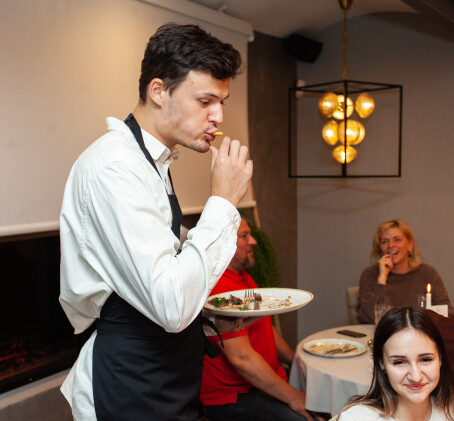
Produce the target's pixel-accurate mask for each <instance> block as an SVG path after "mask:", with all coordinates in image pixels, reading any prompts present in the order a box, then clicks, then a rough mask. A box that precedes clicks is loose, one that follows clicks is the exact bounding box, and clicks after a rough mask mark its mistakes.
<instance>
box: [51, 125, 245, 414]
mask: <svg viewBox="0 0 454 421" xmlns="http://www.w3.org/2000/svg"><path fill="white" fill-rule="evenodd" d="M106 121H107V126H108V133H106V134H105V135H104V136H102V137H101V138H100V139H98V140H97V141H96V142H94V143H93V144H92V145H91V146H90V147H89V148H88V149H87V150H86V151H85V152H83V153H82V155H81V156H80V157H79V159H78V160H77V161H76V163H75V164H74V166H73V168H72V170H71V174H70V176H69V179H68V182H67V184H66V188H65V194H64V198H63V205H62V211H61V216H60V236H61V293H60V303H61V305H62V307H63V309H64V311H65V313H66V315H67V316H68V318H69V320H70V322H71V324H72V325H73V327H74V329H75V333H80V332H82V331H84V330H85V329H87V328H88V327H89V326H90V325H91V324H92V323H93V321H94V320H95V319H97V318H98V317H99V315H100V312H101V309H102V306H103V304H104V303H105V301H106V300H107V298H108V297H109V295H110V294H111V293H112V292H113V291H115V292H116V293H117V294H118V295H119V296H120V297H122V298H123V299H124V300H126V301H127V302H128V303H129V304H131V305H132V306H134V307H135V308H136V309H137V310H138V311H140V312H141V313H142V314H144V315H145V316H146V317H148V318H149V319H151V320H152V321H153V322H155V323H157V324H158V325H160V326H162V327H163V328H164V329H165V330H166V331H168V332H180V331H182V330H183V329H185V328H186V327H187V326H188V325H189V324H190V323H191V322H192V321H193V320H194V318H195V317H196V316H197V315H198V314H199V312H200V311H201V309H202V307H203V305H204V303H205V300H206V298H207V296H208V295H209V293H210V291H211V290H212V288H213V287H214V285H215V284H216V282H217V281H218V279H219V278H220V276H221V275H222V273H223V272H224V270H225V269H226V268H227V265H228V264H229V262H230V260H231V259H232V257H233V255H234V253H235V250H236V239H237V230H238V227H239V224H240V217H239V214H238V212H237V210H236V209H235V207H234V206H233V205H232V204H231V203H230V202H228V201H227V200H225V199H223V198H220V197H215V196H213V197H210V198H209V199H208V202H207V203H206V206H205V208H204V210H203V213H202V215H201V217H200V220H199V222H198V224H197V226H196V227H195V228H193V229H192V230H190V231H189V233H188V237H187V240H186V241H185V243H184V244H183V248H182V251H181V253H180V254H178V255H177V251H178V249H179V247H180V243H179V240H178V238H176V237H175V235H174V234H173V232H172V230H171V223H172V212H171V209H170V203H169V200H168V197H167V193H168V190H169V189H171V187H170V183H168V184H166V183H167V182H166V180H167V169H168V166H169V164H170V163H171V162H172V159H173V157H174V153H172V152H171V151H170V150H169V149H168V148H166V147H165V146H164V145H163V144H162V143H160V142H159V141H158V140H157V139H155V138H154V137H153V136H151V135H150V134H149V133H147V132H145V131H143V130H142V135H143V138H144V142H145V146H146V148H147V149H148V151H149V153H150V155H151V156H152V158H153V160H154V161H155V162H156V165H157V167H158V170H159V171H160V174H161V177H162V178H160V177H159V175H158V174H157V172H156V170H155V169H154V168H153V167H152V166H151V165H150V163H149V162H148V161H147V160H146V158H145V156H144V155H143V153H142V151H141V150H140V148H139V145H138V144H137V142H136V140H135V139H134V136H133V134H132V133H131V131H130V130H129V128H128V127H127V126H126V124H124V123H123V122H122V121H120V120H118V119H116V118H113V117H109V118H107V120H106ZM194 188H197V186H194ZM95 336H96V333H95V334H93V336H92V337H91V338H90V339H89V340H88V341H87V343H86V344H85V346H84V347H83V348H82V351H81V353H80V355H79V358H78V360H77V361H76V363H75V365H74V367H73V369H72V370H71V372H70V374H69V376H68V378H67V379H66V380H65V383H64V385H63V386H62V391H63V393H64V394H65V396H66V397H67V399H68V400H69V402H70V403H71V404H72V406H73V414H74V415H75V416H76V415H77V416H79V417H80V419H83V420H84V421H85V420H90V419H96V418H95V417H94V410H93V394H92V385H91V363H92V358H91V355H92V349H93V343H94V339H95ZM74 404H75V406H76V407H77V408H78V409H76V410H75V411H74ZM93 417H94V418H93ZM76 419H78V418H76Z"/></svg>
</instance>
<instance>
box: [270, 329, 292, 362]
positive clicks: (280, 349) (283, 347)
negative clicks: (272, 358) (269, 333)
mask: <svg viewBox="0 0 454 421" xmlns="http://www.w3.org/2000/svg"><path fill="white" fill-rule="evenodd" d="M273 334H274V342H276V349H277V357H278V358H279V361H281V362H283V363H286V364H288V365H289V366H290V364H291V363H292V361H293V358H295V352H294V351H293V349H292V348H290V347H289V346H288V344H287V342H285V340H284V338H283V337H282V336H281V334H280V333H279V332H278V331H277V329H276V328H275V327H274V326H273Z"/></svg>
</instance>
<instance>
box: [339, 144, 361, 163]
mask: <svg viewBox="0 0 454 421" xmlns="http://www.w3.org/2000/svg"><path fill="white" fill-rule="evenodd" d="M356 153H357V152H356V149H355V148H353V147H351V146H347V164H349V163H350V162H352V161H353V160H354V159H355V158H356ZM333 158H334V159H335V160H336V161H337V162H340V163H341V164H343V163H344V162H345V146H344V145H340V146H338V147H337V148H335V149H334V150H333Z"/></svg>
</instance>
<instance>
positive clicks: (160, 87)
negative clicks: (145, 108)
mask: <svg viewBox="0 0 454 421" xmlns="http://www.w3.org/2000/svg"><path fill="white" fill-rule="evenodd" d="M166 90H167V89H166V85H165V83H164V81H163V80H162V79H159V78H154V79H152V81H151V82H150V83H149V85H148V89H147V94H148V98H149V99H150V100H151V101H152V102H153V103H154V104H156V105H157V106H159V107H161V106H162V101H163V94H164V93H165V92H166Z"/></svg>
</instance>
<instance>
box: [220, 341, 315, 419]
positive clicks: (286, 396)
mask: <svg viewBox="0 0 454 421" xmlns="http://www.w3.org/2000/svg"><path fill="white" fill-rule="evenodd" d="M221 350H222V352H223V353H224V355H225V356H226V358H227V360H228V361H229V362H230V364H231V365H232V367H233V368H234V369H235V370H236V371H237V372H238V373H239V374H240V375H241V376H242V377H243V378H244V379H245V380H247V381H248V382H249V383H250V384H251V385H253V386H254V387H256V388H257V389H260V390H261V391H263V392H265V393H267V394H268V395H270V396H272V397H274V398H276V399H279V400H280V401H282V402H284V403H286V404H288V405H289V407H290V408H291V409H293V410H294V411H295V412H298V413H299V414H301V415H303V416H305V417H306V418H307V420H308V421H312V417H311V416H310V415H309V414H308V413H307V411H306V409H305V402H306V393H305V392H302V391H300V390H297V389H295V388H293V387H292V386H290V385H289V384H288V383H287V382H286V381H285V380H283V379H282V378H281V377H280V376H279V375H278V374H276V372H275V371H274V370H273V369H272V368H271V367H270V366H269V365H268V363H267V362H266V361H265V360H264V359H263V358H262V356H261V355H260V354H258V353H257V352H256V351H255V350H254V348H252V346H251V343H250V342H249V337H248V336H247V335H244V336H237V337H235V338H231V339H227V340H224V348H221Z"/></svg>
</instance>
